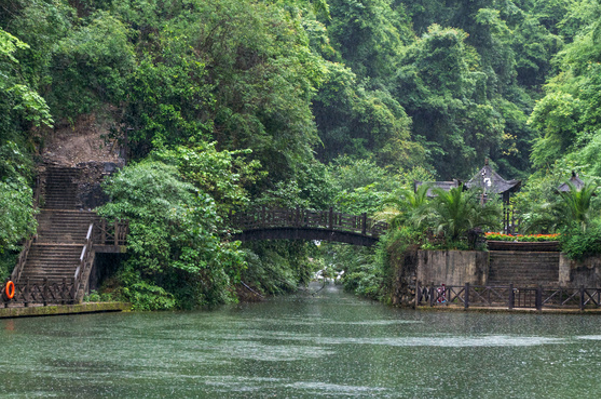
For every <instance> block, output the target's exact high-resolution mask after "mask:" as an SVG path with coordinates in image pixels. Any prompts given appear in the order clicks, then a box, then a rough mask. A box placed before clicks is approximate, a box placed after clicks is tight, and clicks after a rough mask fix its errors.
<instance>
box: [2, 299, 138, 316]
mask: <svg viewBox="0 0 601 399" xmlns="http://www.w3.org/2000/svg"><path fill="white" fill-rule="evenodd" d="M130 309H131V305H130V304H129V303H125V302H89V303H82V304H76V305H53V306H33V307H18V308H17V307H15V308H4V309H0V318H1V319H3V318H11V317H35V316H58V315H67V314H81V313H101V312H122V311H127V310H130Z"/></svg>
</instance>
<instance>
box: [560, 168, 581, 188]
mask: <svg viewBox="0 0 601 399" xmlns="http://www.w3.org/2000/svg"><path fill="white" fill-rule="evenodd" d="M568 181H569V182H570V183H572V184H573V185H574V188H576V190H580V189H581V188H582V187H583V186H584V181H583V180H582V179H581V178H579V177H578V174H577V173H576V172H574V171H572V177H570V180H568ZM557 191H559V192H561V193H567V192H568V191H570V186H569V185H568V183H563V184H561V185H560V186H559V187H557Z"/></svg>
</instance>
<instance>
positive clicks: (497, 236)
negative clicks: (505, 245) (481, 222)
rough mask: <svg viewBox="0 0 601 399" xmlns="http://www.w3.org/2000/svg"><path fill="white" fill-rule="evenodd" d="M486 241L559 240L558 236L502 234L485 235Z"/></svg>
mask: <svg viewBox="0 0 601 399" xmlns="http://www.w3.org/2000/svg"><path fill="white" fill-rule="evenodd" d="M484 235H485V237H486V240H487V241H511V242H549V241H553V242H556V241H558V240H559V234H515V235H512V234H503V233H494V232H491V233H485V234H484Z"/></svg>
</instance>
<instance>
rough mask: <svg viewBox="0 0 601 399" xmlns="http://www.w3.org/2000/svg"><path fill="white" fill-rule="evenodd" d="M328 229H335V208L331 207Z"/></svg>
mask: <svg viewBox="0 0 601 399" xmlns="http://www.w3.org/2000/svg"><path fill="white" fill-rule="evenodd" d="M328 228H329V229H330V230H333V229H334V208H332V207H330V212H329V214H328Z"/></svg>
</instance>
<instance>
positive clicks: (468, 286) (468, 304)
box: [463, 283, 470, 309]
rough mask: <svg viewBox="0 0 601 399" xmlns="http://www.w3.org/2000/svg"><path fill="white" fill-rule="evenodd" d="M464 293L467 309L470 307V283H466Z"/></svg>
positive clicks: (464, 304)
mask: <svg viewBox="0 0 601 399" xmlns="http://www.w3.org/2000/svg"><path fill="white" fill-rule="evenodd" d="M464 293H465V296H464V297H463V308H464V309H467V308H469V307H470V283H465V287H464Z"/></svg>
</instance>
